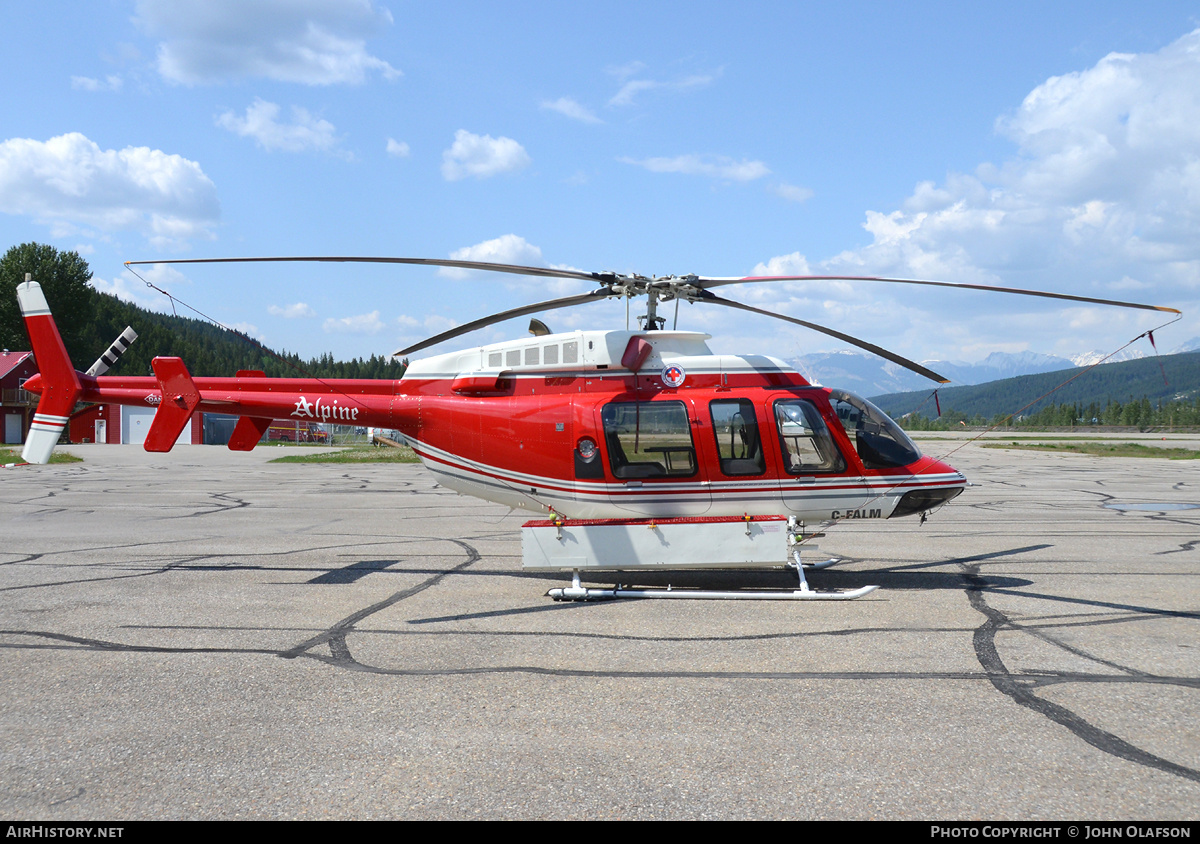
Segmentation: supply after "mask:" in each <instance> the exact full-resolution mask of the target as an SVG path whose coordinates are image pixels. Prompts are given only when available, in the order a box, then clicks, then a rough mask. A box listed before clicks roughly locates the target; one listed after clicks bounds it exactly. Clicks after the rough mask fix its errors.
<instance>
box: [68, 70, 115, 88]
mask: <svg viewBox="0 0 1200 844" xmlns="http://www.w3.org/2000/svg"><path fill="white" fill-rule="evenodd" d="M122 84H123V83H122V80H121V77H120V76H115V75H111V74H110V75H109V76H106V77H104V79H103V80H100V79H92V78H91V77H89V76H72V77H71V87H72V88H74V89H75V90H76V91H120V90H121V86H122Z"/></svg>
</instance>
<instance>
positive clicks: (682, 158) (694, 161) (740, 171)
mask: <svg viewBox="0 0 1200 844" xmlns="http://www.w3.org/2000/svg"><path fill="white" fill-rule="evenodd" d="M618 160H619V161H621V162H623V163H625V164H636V165H637V166H639V167H645V168H646V169H647V170H649V171H650V172H652V173H684V174H687V175H689V176H708V177H709V178H712V179H720V180H722V181H727V182H750V181H753V180H754V179H761V178H762V177H763V176H767V175H770V173H771V171H770V170H769V169H767V165H765V164H763V163H762V162H761V161H747V160H745V159H742V160H741V161H735V160H734V159H732V158H729V157H728V156H724V155H678V156H676V157H675V158H644V159H642V160H640V161H639V160H636V159H633V158H621V159H618Z"/></svg>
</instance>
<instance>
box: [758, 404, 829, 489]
mask: <svg viewBox="0 0 1200 844" xmlns="http://www.w3.org/2000/svg"><path fill="white" fill-rule="evenodd" d="M775 424H776V425H777V426H778V428H779V447H780V450H781V451H782V452H783V460H784V469H786V470H787V471H788V472H789V473H790V474H793V475H811V474H813V473H816V472H842V471H844V470H845V468H846V461H845V460H844V459H842V454H841V452H839V451H838V450H837V446H836V445H834V443H833V437H832V436H831V435H830V433H829V429H828V428H827V427H825V420H824V419H822V418H821V413H820V411H818V410H817V408H816V406H815V405H814V404H813V403H812V402H810V401H807V400H805V399H780V400H779V401H777V402H775Z"/></svg>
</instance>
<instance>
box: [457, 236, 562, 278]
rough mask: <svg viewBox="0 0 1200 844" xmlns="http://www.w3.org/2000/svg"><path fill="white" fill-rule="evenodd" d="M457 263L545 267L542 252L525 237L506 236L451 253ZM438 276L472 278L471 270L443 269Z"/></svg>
mask: <svg viewBox="0 0 1200 844" xmlns="http://www.w3.org/2000/svg"><path fill="white" fill-rule="evenodd" d="M450 257H451V258H452V259H454V260H455V261H487V262H489V263H492V264H519V265H522V266H528V267H544V266H546V264H545V262H544V261H543V260H542V250H541V249H539V248H538V247H536V246H534V245H533V244H532V243H530V242H529V241H527V240H526V239H525V238H523V237H519V236H518V235H515V234H506V235H502V236H501V237H497V238H495V239H493V240H485V241H483V242H482V243H476V244H475V245H474V246H464V247H463V248H462V249H456V250H454V251H453V252H451V253H450ZM438 275H441V276H444V277H446V278H470V277H471V275H472V272H471V270H459V269H455V268H453V267H441V268H440V269H439V270H438Z"/></svg>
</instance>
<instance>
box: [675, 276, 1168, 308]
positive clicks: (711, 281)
mask: <svg viewBox="0 0 1200 844" xmlns="http://www.w3.org/2000/svg"><path fill="white" fill-rule="evenodd" d="M754 281H877V282H882V283H884V284H921V285H925V286H928V287H958V288H962V289H964V290H985V291H988V292H991V293H1014V294H1016V295H1018V296H1041V297H1042V298H1045V299H1066V300H1067V301H1068V302H1087V303H1088V304H1090V305H1113V306H1115V307H1118V308H1139V309H1141V310H1143V311H1163V312H1165V313H1168V314H1177V313H1179V311H1177V310H1176V309H1175V308H1167V307H1163V306H1161V305H1143V304H1140V303H1138V302H1122V301H1119V300H1117V299H1096V298H1093V297H1091V296H1072V295H1071V294H1069V293H1049V292H1047V291H1045V290H1022V289H1021V288H1019V287H995V286H993V285H990V284H966V283H964V282H958V281H927V280H925V279H918V278H880V277H879V276H870V275H760V276H744V277H742V278H698V279H697V280H696V281H695V282H694V283H695V285H696V286H697V287H699V288H702V289H708V288H709V287H719V286H721V285H724V284H746V283H748V282H754Z"/></svg>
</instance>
